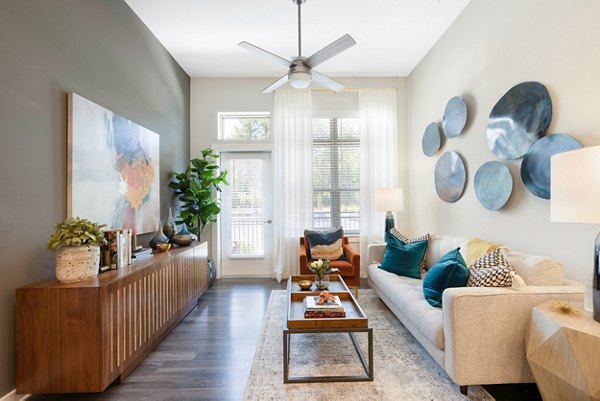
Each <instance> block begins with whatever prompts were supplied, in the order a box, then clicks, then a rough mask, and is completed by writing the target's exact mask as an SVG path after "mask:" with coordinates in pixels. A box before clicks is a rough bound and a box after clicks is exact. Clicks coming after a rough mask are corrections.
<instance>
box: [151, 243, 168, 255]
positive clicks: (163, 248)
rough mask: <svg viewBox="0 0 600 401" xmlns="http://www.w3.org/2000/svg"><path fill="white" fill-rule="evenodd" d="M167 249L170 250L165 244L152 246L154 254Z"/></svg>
mask: <svg viewBox="0 0 600 401" xmlns="http://www.w3.org/2000/svg"><path fill="white" fill-rule="evenodd" d="M169 249H171V244H169V243H168V242H167V243H163V242H161V243H158V244H156V245H154V252H155V253H159V252H166V251H168V250H169Z"/></svg>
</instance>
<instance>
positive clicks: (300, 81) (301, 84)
mask: <svg viewBox="0 0 600 401" xmlns="http://www.w3.org/2000/svg"><path fill="white" fill-rule="evenodd" d="M288 79H289V81H290V85H292V88H294V89H305V88H307V87H308V85H310V81H311V80H312V76H311V75H310V73H308V72H304V71H294V72H290V73H289V74H288Z"/></svg>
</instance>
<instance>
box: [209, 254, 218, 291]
mask: <svg viewBox="0 0 600 401" xmlns="http://www.w3.org/2000/svg"><path fill="white" fill-rule="evenodd" d="M216 279H217V265H216V264H215V260H214V259H208V288H210V287H212V286H213V284H214V283H215V280H216Z"/></svg>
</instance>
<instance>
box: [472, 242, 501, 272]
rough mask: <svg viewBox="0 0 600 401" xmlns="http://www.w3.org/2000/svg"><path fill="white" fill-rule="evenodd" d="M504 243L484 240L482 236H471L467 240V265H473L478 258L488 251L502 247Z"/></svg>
mask: <svg viewBox="0 0 600 401" xmlns="http://www.w3.org/2000/svg"><path fill="white" fill-rule="evenodd" d="M501 246H502V245H500V244H494V243H493V242H490V241H486V240H483V239H481V238H471V239H470V240H469V241H468V242H467V260H466V262H467V266H471V265H472V264H473V263H475V261H476V260H478V259H479V258H481V257H482V256H483V255H485V254H486V253H488V252H491V251H493V250H494V249H497V248H500V247H501Z"/></svg>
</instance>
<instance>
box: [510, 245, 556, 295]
mask: <svg viewBox="0 0 600 401" xmlns="http://www.w3.org/2000/svg"><path fill="white" fill-rule="evenodd" d="M500 249H502V254H503V255H504V257H505V258H506V260H508V263H510V264H511V266H512V267H513V269H515V272H516V273H517V274H518V275H519V276H521V277H522V278H523V280H524V281H525V284H527V285H550V286H552V285H563V282H564V279H565V272H564V266H563V264H562V263H561V262H560V261H558V260H556V259H552V258H549V257H547V256H536V255H530V254H528V253H523V252H517V251H513V250H512V249H510V248H507V247H502V248H500Z"/></svg>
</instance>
